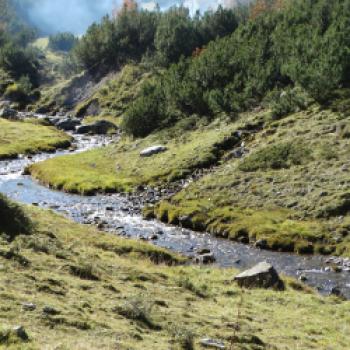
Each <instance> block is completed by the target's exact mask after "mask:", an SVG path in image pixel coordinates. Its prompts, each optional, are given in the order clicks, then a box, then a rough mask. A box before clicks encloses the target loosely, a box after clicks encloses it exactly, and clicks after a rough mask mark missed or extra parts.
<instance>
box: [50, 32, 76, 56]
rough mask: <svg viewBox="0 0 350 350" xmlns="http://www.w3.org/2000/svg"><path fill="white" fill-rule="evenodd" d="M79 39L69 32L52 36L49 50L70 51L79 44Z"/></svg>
mask: <svg viewBox="0 0 350 350" xmlns="http://www.w3.org/2000/svg"><path fill="white" fill-rule="evenodd" d="M77 42H78V38H77V37H75V35H74V34H72V33H69V32H64V33H57V34H55V35H50V37H49V48H50V49H51V50H53V51H67V52H68V51H70V50H72V48H73V47H74V46H75V45H76V44H77Z"/></svg>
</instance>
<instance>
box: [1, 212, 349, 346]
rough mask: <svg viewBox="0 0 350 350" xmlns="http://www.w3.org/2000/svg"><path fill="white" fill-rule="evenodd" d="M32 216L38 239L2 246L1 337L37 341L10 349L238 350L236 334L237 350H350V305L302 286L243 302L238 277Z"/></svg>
mask: <svg viewBox="0 0 350 350" xmlns="http://www.w3.org/2000/svg"><path fill="white" fill-rule="evenodd" d="M24 213H25V215H26V216H27V217H28V218H29V219H30V220H31V221H32V222H33V224H34V226H33V227H34V228H33V230H32V231H31V232H27V233H26V234H25V235H21V234H20V233H19V232H17V234H16V237H15V239H14V240H13V241H12V242H8V241H4V240H2V243H1V252H2V254H1V265H2V268H1V269H0V280H1V281H2V283H1V285H2V287H1V292H0V293H1V298H0V309H1V310H2V312H1V316H0V317H1V320H2V324H3V325H2V330H1V333H0V334H1V335H4V334H7V333H6V331H5V329H6V328H10V329H11V327H14V326H17V325H21V326H23V328H24V329H25V331H26V333H27V334H28V336H29V341H28V342H23V340H21V339H20V338H19V337H16V336H13V334H12V337H11V338H6V337H1V339H2V340H1V342H2V343H1V344H0V348H1V347H2V348H6V349H41V348H42V347H43V346H46V347H53V346H55V347H57V346H59V347H61V348H75V349H80V348H81V349H84V348H85V349H86V348H101V347H102V348H108V347H112V346H118V347H120V348H122V349H124V348H125V349H126V348H130V347H131V348H133V349H154V347H155V346H156V347H157V348H160V349H162V348H166V347H168V346H173V347H174V348H176V349H183V348H184V347H183V344H184V342H185V341H186V339H189V340H191V339H192V340H193V342H194V343H195V344H196V345H195V347H196V348H198V349H199V348H201V347H200V345H199V343H200V341H201V340H202V339H203V338H207V337H210V338H214V339H218V340H221V341H223V342H224V344H225V345H226V346H228V345H229V343H230V339H231V338H232V336H233V334H236V336H235V338H234V339H235V346H236V348H237V349H265V348H271V347H273V348H276V349H284V348H285V347H286V346H287V347H290V348H296V347H299V348H300V349H305V350H306V349H310V348H312V347H317V348H318V349H327V348H328V347H330V346H331V347H336V348H337V349H344V350H345V349H346V348H347V345H348V342H349V341H350V339H348V336H347V335H348V334H350V332H349V329H346V327H348V326H347V325H349V324H350V319H349V315H348V312H347V310H348V309H349V302H345V301H341V300H340V299H337V298H335V297H331V298H330V297H329V298H324V297H321V296H319V295H317V294H315V293H314V292H312V291H311V290H310V289H308V288H307V287H305V286H303V285H302V284H300V283H297V282H295V281H292V280H288V281H287V290H286V291H284V292H276V291H272V290H260V289H259V290H245V291H244V292H243V294H242V291H241V290H240V289H239V288H238V287H237V286H236V284H234V283H233V282H231V281H232V278H233V276H234V275H235V274H236V273H237V270H234V269H224V270H222V269H217V268H198V267H195V266H189V267H186V266H172V267H170V266H167V264H166V263H181V262H182V261H183V260H182V258H181V257H179V256H178V255H176V254H173V253H170V252H168V251H165V250H163V249H161V248H156V247H154V246H153V245H150V244H147V243H142V242H137V241H132V240H126V239H121V238H117V237H115V236H113V235H110V234H106V233H102V232H100V231H97V230H96V229H94V228H92V227H86V226H84V225H79V224H74V223H72V222H71V221H68V220H67V219H64V218H63V217H61V216H59V215H57V214H54V213H52V212H50V211H43V210H39V209H37V208H33V207H25V208H24ZM6 252H12V253H11V258H5V257H10V255H9V254H7V253H6ZM9 284H10V285H11V289H8V288H6V287H5V286H7V285H9ZM131 296H132V297H131ZM296 305H297V306H298V307H296ZM238 309H239V313H240V316H239V317H238V318H237V312H238ZM327 315H332V316H331V317H328V316H327ZM335 320H337V321H336V322H335ZM262 324H263V327H262V326H261V325H262ZM237 325H238V326H239V327H238V330H236V331H235V328H236V327H237ZM344 327H345V328H344ZM313 329H317V330H318V336H317V337H310V331H312V330H313ZM339 334H342V337H339Z"/></svg>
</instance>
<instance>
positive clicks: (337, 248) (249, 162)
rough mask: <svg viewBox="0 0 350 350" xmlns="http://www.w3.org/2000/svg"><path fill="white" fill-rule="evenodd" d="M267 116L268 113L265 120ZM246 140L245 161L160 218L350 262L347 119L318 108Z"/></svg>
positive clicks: (175, 201) (164, 207)
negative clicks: (338, 256)
mask: <svg viewBox="0 0 350 350" xmlns="http://www.w3.org/2000/svg"><path fill="white" fill-rule="evenodd" d="M262 115H264V114H262ZM264 118H265V120H266V121H265V127H264V129H263V130H262V131H261V132H258V133H257V134H255V136H254V138H252V139H251V140H246V141H245V143H246V145H245V147H246V148H247V150H249V153H248V155H247V156H245V157H243V159H236V158H233V159H228V160H227V161H224V162H223V163H222V165H221V166H220V167H218V168H217V169H216V170H215V172H213V173H211V174H209V175H207V176H204V177H203V178H202V179H201V180H199V181H198V182H195V183H193V184H191V185H190V186H189V187H187V188H186V189H184V190H183V191H181V192H180V193H179V194H177V195H176V196H175V197H173V198H172V199H171V200H170V201H168V202H163V203H161V204H159V205H158V206H157V207H156V209H155V212H156V215H157V217H158V218H160V219H162V220H165V221H168V222H172V223H177V222H178V221H179V218H180V217H183V216H186V217H187V220H186V222H184V223H183V224H184V225H187V226H188V227H191V228H194V229H199V230H204V229H206V230H209V231H210V232H212V233H214V234H216V235H219V236H223V237H228V238H230V239H234V240H240V241H243V242H250V243H254V242H255V241H256V240H261V239H264V240H266V243H265V245H266V247H267V248H271V249H275V250H276V249H278V250H285V251H298V252H301V253H303V252H304V253H306V252H314V251H317V252H321V253H334V252H336V253H337V254H344V255H347V256H349V255H350V236H349V223H350V217H349V215H348V214H349V211H350V209H349V208H350V207H349V199H348V198H349V192H348V186H349V181H350V177H349V172H348V157H347V155H348V152H349V150H350V142H349V135H348V128H349V123H348V120H347V118H345V119H344V117H343V116H342V115H341V114H339V113H334V112H332V111H330V110H320V109H319V108H318V107H317V106H314V107H312V108H310V109H309V110H307V111H305V112H299V113H296V114H292V115H290V116H289V117H286V118H284V119H282V120H279V121H271V120H269V114H268V113H265V117H264Z"/></svg>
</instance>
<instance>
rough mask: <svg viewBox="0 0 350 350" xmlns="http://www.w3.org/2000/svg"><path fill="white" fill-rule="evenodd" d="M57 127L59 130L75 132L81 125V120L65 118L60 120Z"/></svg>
mask: <svg viewBox="0 0 350 350" xmlns="http://www.w3.org/2000/svg"><path fill="white" fill-rule="evenodd" d="M55 125H56V127H57V128H58V129H61V130H64V131H73V130H75V128H76V127H77V126H78V125H80V120H79V119H76V118H64V119H61V120H59V121H58V122H57V123H56V124H55Z"/></svg>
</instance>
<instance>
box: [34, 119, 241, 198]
mask: <svg viewBox="0 0 350 350" xmlns="http://www.w3.org/2000/svg"><path fill="white" fill-rule="evenodd" d="M233 130H235V129H234V128H233V126H229V125H227V124H226V123H219V122H218V123H216V124H211V125H209V126H202V127H200V128H199V129H196V130H195V131H193V130H190V131H187V132H184V131H183V130H178V129H176V128H174V129H171V130H167V131H162V132H159V133H157V134H154V135H151V136H149V137H148V138H146V139H138V140H130V139H126V138H124V139H123V140H122V141H121V142H120V143H119V144H118V145H113V146H109V147H106V148H102V149H97V150H92V151H89V152H84V153H81V154H77V155H71V156H64V157H59V158H55V159H52V160H48V161H45V162H43V163H38V164H35V165H33V166H31V167H30V169H29V171H30V173H31V174H32V175H33V176H34V177H35V178H36V179H39V180H40V181H42V182H43V183H45V184H50V185H51V186H53V187H54V188H57V189H63V190H65V191H69V192H77V193H82V194H91V193H95V192H114V191H132V190H133V189H135V188H136V187H137V186H138V185H142V184H152V185H155V184H158V183H161V184H164V183H167V182H171V181H174V180H176V179H180V178H183V177H185V176H186V175H188V174H190V173H191V172H192V171H193V170H194V169H196V168H200V167H204V166H209V165H211V164H213V163H215V162H216V161H217V160H218V157H219V154H220V151H221V150H222V149H223V148H224V147H225V145H227V144H228V143H230V142H235V138H234V136H232V132H233ZM157 144H164V145H165V146H166V147H168V150H167V151H166V152H164V153H162V154H158V155H155V156H152V157H150V158H141V157H140V155H139V154H140V151H142V150H143V149H145V148H147V147H149V146H152V145H157Z"/></svg>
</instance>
